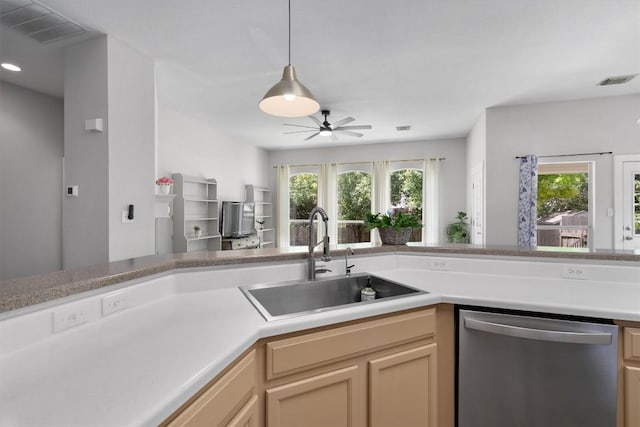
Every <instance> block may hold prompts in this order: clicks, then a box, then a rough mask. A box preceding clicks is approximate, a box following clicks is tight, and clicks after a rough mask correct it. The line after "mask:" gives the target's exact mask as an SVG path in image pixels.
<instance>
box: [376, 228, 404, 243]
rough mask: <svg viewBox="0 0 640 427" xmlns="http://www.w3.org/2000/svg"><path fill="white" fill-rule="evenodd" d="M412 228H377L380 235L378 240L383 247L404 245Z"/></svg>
mask: <svg viewBox="0 0 640 427" xmlns="http://www.w3.org/2000/svg"><path fill="white" fill-rule="evenodd" d="M412 230H413V228H411V227H404V228H401V229H400V230H396V229H395V228H378V232H379V233H380V240H382V244H383V245H404V244H406V243H407V242H408V241H409V238H410V237H411V231H412Z"/></svg>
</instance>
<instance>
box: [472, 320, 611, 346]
mask: <svg viewBox="0 0 640 427" xmlns="http://www.w3.org/2000/svg"><path fill="white" fill-rule="evenodd" d="M464 326H465V328H467V329H475V330H477V331H482V332H488V333H490V334H499V335H507V336H510V337H516V338H525V339H530V340H539V341H552V342H563V343H570V344H605V345H608V344H611V342H612V337H611V334H610V333H606V332H604V333H600V332H566V331H549V330H545V329H532V328H524V327H522V326H512V325H505V324H502V323H495V322H486V321H484V320H478V319H470V318H465V319H464Z"/></svg>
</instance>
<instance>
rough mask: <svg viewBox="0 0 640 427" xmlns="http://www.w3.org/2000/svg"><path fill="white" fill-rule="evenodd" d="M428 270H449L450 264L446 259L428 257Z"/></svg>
mask: <svg viewBox="0 0 640 427" xmlns="http://www.w3.org/2000/svg"><path fill="white" fill-rule="evenodd" d="M429 270H437V271H449V270H451V264H450V263H449V261H448V260H446V259H443V258H442V259H430V260H429Z"/></svg>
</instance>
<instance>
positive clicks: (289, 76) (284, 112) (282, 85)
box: [259, 64, 320, 117]
mask: <svg viewBox="0 0 640 427" xmlns="http://www.w3.org/2000/svg"><path fill="white" fill-rule="evenodd" d="M259 106H260V109H261V110H262V111H264V112H265V113H267V114H271V115H272V116H278V117H304V116H309V115H311V114H314V113H315V112H316V111H318V110H319V109H320V104H318V101H316V100H315V98H314V97H313V94H312V93H311V91H310V90H309V89H307V88H306V87H305V85H303V84H302V83H300V82H299V81H298V77H297V75H296V69H295V67H294V66H293V65H291V64H289V65H287V66H286V67H284V70H283V72H282V80H280V81H279V82H278V83H276V84H275V85H274V86H273V87H272V88H271V89H269V90H268V91H267V93H266V94H265V95H264V96H263V97H262V100H261V101H260V104H259Z"/></svg>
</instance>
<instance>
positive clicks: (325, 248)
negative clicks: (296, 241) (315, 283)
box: [307, 206, 331, 280]
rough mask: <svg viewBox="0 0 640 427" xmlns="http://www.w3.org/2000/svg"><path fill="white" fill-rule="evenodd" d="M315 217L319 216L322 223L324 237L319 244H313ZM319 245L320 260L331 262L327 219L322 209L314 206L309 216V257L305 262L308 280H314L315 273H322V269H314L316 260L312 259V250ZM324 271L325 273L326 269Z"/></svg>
mask: <svg viewBox="0 0 640 427" xmlns="http://www.w3.org/2000/svg"><path fill="white" fill-rule="evenodd" d="M316 215H320V218H322V222H324V237H323V238H322V240H320V241H319V242H315V238H314V236H313V221H314V220H315V217H316ZM314 242H315V243H314ZM320 244H322V260H323V261H331V252H330V250H329V217H328V216H327V213H326V212H325V210H324V209H322V208H321V207H319V206H316V207H315V208H313V210H312V211H311V214H310V215H309V257H308V260H307V266H308V275H307V278H308V279H309V280H316V273H322V272H324V271H320V270H323V269H316V260H315V259H314V258H313V250H314V249H315V248H316V246H318V245H320ZM324 270H325V271H326V269H324Z"/></svg>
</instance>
